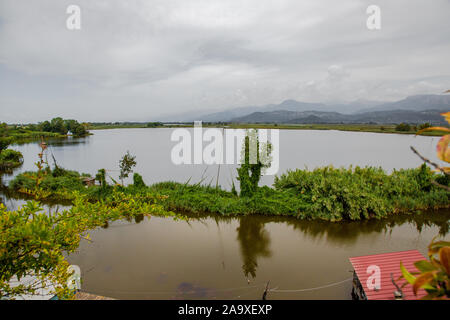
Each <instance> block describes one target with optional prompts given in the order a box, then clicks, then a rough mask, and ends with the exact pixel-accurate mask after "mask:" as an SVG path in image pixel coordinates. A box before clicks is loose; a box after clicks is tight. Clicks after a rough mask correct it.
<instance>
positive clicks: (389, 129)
mask: <svg viewBox="0 0 450 320" xmlns="http://www.w3.org/2000/svg"><path fill="white" fill-rule="evenodd" d="M202 125H203V127H205V128H230V129H283V130H339V131H353V132H373V133H397V134H416V133H417V129H420V127H421V126H422V125H423V124H418V125H412V126H410V130H409V131H398V130H396V129H395V128H396V125H395V124H383V125H378V124H278V123H247V124H246V123H228V122H217V123H216V122H203V123H202ZM149 127H150V128H153V127H164V128H180V127H185V128H190V127H193V124H192V123H177V124H174V123H171V124H161V125H160V126H153V125H150V126H148V124H147V123H141V122H114V123H89V128H90V129H92V130H101V129H126V128H149ZM420 135H425V136H439V135H441V133H439V132H423V133H420Z"/></svg>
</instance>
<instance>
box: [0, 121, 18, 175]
mask: <svg viewBox="0 0 450 320" xmlns="http://www.w3.org/2000/svg"><path fill="white" fill-rule="evenodd" d="M12 141H13V138H12V137H10V136H8V126H7V125H6V124H5V123H1V124H0V170H3V171H5V170H10V169H13V168H16V167H19V166H21V165H22V163H23V156H22V154H21V153H20V152H18V151H15V150H11V149H7V148H8V146H9V145H10V144H11V142H12Z"/></svg>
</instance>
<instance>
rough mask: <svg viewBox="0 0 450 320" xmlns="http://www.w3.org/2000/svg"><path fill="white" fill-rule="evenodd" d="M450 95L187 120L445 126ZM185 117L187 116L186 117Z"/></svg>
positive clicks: (240, 111) (303, 105)
mask: <svg viewBox="0 0 450 320" xmlns="http://www.w3.org/2000/svg"><path fill="white" fill-rule="evenodd" d="M449 110H450V95H415V96H410V97H407V98H405V99H403V100H400V101H395V102H380V101H369V100H357V101H354V102H350V103H346V104H343V103H341V104H324V103H308V102H300V101H295V100H285V101H283V102H282V103H280V104H269V105H265V106H247V107H241V108H234V109H230V110H225V111H221V112H216V113H210V114H204V115H198V116H196V117H195V118H192V114H191V116H190V118H185V119H184V120H185V121H194V120H202V121H203V122H237V123H239V122H240V123H255V122H265V123H382V124H389V123H400V122H407V123H422V122H430V123H433V124H442V123H445V122H444V120H443V117H442V116H441V115H440V113H441V112H444V111H449ZM183 118H184V117H183Z"/></svg>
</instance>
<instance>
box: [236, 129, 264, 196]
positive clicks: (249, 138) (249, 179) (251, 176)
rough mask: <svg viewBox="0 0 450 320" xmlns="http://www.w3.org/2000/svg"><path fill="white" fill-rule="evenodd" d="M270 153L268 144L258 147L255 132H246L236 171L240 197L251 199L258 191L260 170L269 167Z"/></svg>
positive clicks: (256, 133)
mask: <svg viewBox="0 0 450 320" xmlns="http://www.w3.org/2000/svg"><path fill="white" fill-rule="evenodd" d="M251 150H252V151H254V152H251ZM271 152H272V145H271V144H270V143H269V144H265V145H261V146H260V142H259V139H258V132H257V130H250V131H247V135H246V136H245V140H244V145H243V150H242V159H241V162H242V164H241V166H240V167H239V168H238V169H237V172H238V178H237V179H238V180H239V182H240V186H241V197H251V196H253V195H254V194H255V192H256V191H257V190H258V183H259V180H260V179H261V174H262V170H264V169H265V168H268V167H270V160H271V159H270V154H271ZM233 187H234V186H233Z"/></svg>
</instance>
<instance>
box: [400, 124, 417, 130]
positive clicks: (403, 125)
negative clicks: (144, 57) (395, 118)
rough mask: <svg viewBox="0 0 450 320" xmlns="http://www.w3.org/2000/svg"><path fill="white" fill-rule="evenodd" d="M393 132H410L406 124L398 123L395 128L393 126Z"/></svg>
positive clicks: (409, 127)
mask: <svg viewBox="0 0 450 320" xmlns="http://www.w3.org/2000/svg"><path fill="white" fill-rule="evenodd" d="M395 131H411V126H410V125H409V124H407V123H400V124H398V125H397V126H395ZM414 131H416V130H414Z"/></svg>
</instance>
